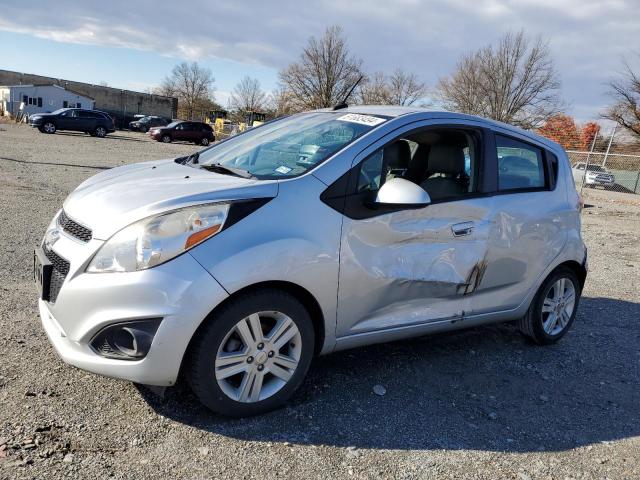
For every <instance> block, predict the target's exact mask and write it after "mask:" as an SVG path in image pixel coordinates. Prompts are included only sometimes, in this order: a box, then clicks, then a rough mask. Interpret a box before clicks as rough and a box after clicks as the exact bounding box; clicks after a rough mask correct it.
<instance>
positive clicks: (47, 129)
mask: <svg viewBox="0 0 640 480" xmlns="http://www.w3.org/2000/svg"><path fill="white" fill-rule="evenodd" d="M56 130H57V129H56V126H55V124H54V123H53V122H46V123H45V124H44V125H42V130H40V131H41V132H44V133H56Z"/></svg>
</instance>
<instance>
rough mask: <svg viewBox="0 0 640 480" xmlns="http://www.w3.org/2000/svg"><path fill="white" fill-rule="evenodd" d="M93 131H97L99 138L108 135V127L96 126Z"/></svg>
mask: <svg viewBox="0 0 640 480" xmlns="http://www.w3.org/2000/svg"><path fill="white" fill-rule="evenodd" d="M93 133H95V135H96V137H98V138H104V137H106V136H107V129H106V128H104V127H96V129H95V130H94V131H93Z"/></svg>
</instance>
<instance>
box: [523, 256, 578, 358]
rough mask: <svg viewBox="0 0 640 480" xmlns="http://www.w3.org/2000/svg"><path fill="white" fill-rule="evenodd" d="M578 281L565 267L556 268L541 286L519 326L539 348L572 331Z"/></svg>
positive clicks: (572, 272) (576, 308)
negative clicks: (570, 329)
mask: <svg viewBox="0 0 640 480" xmlns="http://www.w3.org/2000/svg"><path fill="white" fill-rule="evenodd" d="M581 293H582V292H581V288H580V282H579V281H578V277H577V276H576V274H575V272H574V271H573V270H571V269H570V268H568V267H559V268H557V269H556V270H554V271H553V273H551V275H549V276H548V277H547V279H546V280H545V281H544V282H543V283H542V285H541V286H540V289H539V290H538V293H536V296H535V297H534V298H533V301H532V302H531V305H530V306H529V310H528V311H527V313H526V315H525V316H524V317H523V318H521V319H520V321H519V324H518V327H519V328H520V331H521V332H522V333H523V334H525V335H526V336H527V337H529V338H531V339H532V340H533V341H534V342H535V343H537V344H539V345H549V344H551V343H555V342H557V341H558V340H560V339H561V338H562V337H563V336H564V335H565V334H566V333H567V332H568V331H569V328H571V325H572V324H573V321H574V320H575V317H576V312H577V310H578V302H579V301H580V295H581Z"/></svg>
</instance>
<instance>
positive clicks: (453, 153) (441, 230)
mask: <svg viewBox="0 0 640 480" xmlns="http://www.w3.org/2000/svg"><path fill="white" fill-rule="evenodd" d="M482 138H483V135H482V132H480V131H478V130H474V129H472V128H464V127H460V126H457V127H450V128H444V127H440V128H434V127H429V128H424V129H421V130H420V129H418V130H415V131H412V132H408V134H406V135H404V136H402V137H397V138H395V139H393V140H392V141H391V142H388V143H387V144H385V145H384V146H383V147H382V148H378V149H377V150H376V151H374V152H373V153H370V154H368V155H366V151H365V152H363V155H366V157H365V158H364V159H362V160H359V158H356V160H355V162H354V163H355V166H354V167H353V168H352V170H351V175H350V185H349V186H348V187H347V188H348V190H347V191H348V194H347V197H346V198H347V199H346V202H345V209H344V212H345V218H344V221H343V229H342V241H341V253H340V274H339V289H338V321H337V329H336V330H337V331H336V336H337V337H338V339H340V337H342V338H345V337H351V336H354V335H355V336H360V335H365V336H369V335H368V334H370V333H374V334H375V332H380V333H382V334H384V333H385V332H389V331H394V330H395V331H398V333H400V335H397V336H402V331H403V330H404V329H407V331H408V330H409V329H412V328H413V327H415V326H420V325H423V324H428V323H431V322H434V321H439V320H444V321H454V322H455V321H460V320H462V319H463V318H464V316H465V315H467V314H468V313H469V312H470V309H471V306H472V303H471V298H472V295H471V294H472V293H473V292H474V291H475V290H476V288H477V287H478V284H479V283H480V281H481V279H482V274H483V272H484V269H485V265H484V259H485V255H486V252H487V244H488V239H489V234H490V231H491V229H490V224H491V222H490V218H489V217H490V215H491V211H492V200H491V198H489V197H486V196H483V195H478V193H479V181H478V179H479V177H480V175H479V173H480V171H481V170H480V169H481V167H482V165H481V157H482V155H481V152H482V151H483V144H482ZM394 178H402V179H403V180H409V181H410V182H413V183H414V184H416V185H419V186H420V187H421V188H423V189H424V190H425V191H426V192H427V193H428V195H429V197H430V204H429V205H427V206H420V208H416V206H415V205H395V206H393V208H385V207H384V206H380V205H374V204H372V202H371V199H372V198H373V197H374V196H375V195H376V192H378V191H379V190H380V189H381V187H382V186H383V185H384V184H385V182H389V180H390V179H394Z"/></svg>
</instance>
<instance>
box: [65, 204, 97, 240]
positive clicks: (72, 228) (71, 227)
mask: <svg viewBox="0 0 640 480" xmlns="http://www.w3.org/2000/svg"><path fill="white" fill-rule="evenodd" d="M58 225H60V228H62V230H64V231H65V232H67V233H68V234H69V235H71V236H72V237H75V238H77V239H78V240H82V241H83V242H88V241H89V240H91V230H90V229H88V228H87V227H84V226H82V225H80V224H79V223H78V222H75V221H73V220H71V219H70V218H69V217H67V214H66V213H64V210H62V211H61V212H60V216H59V217H58Z"/></svg>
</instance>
